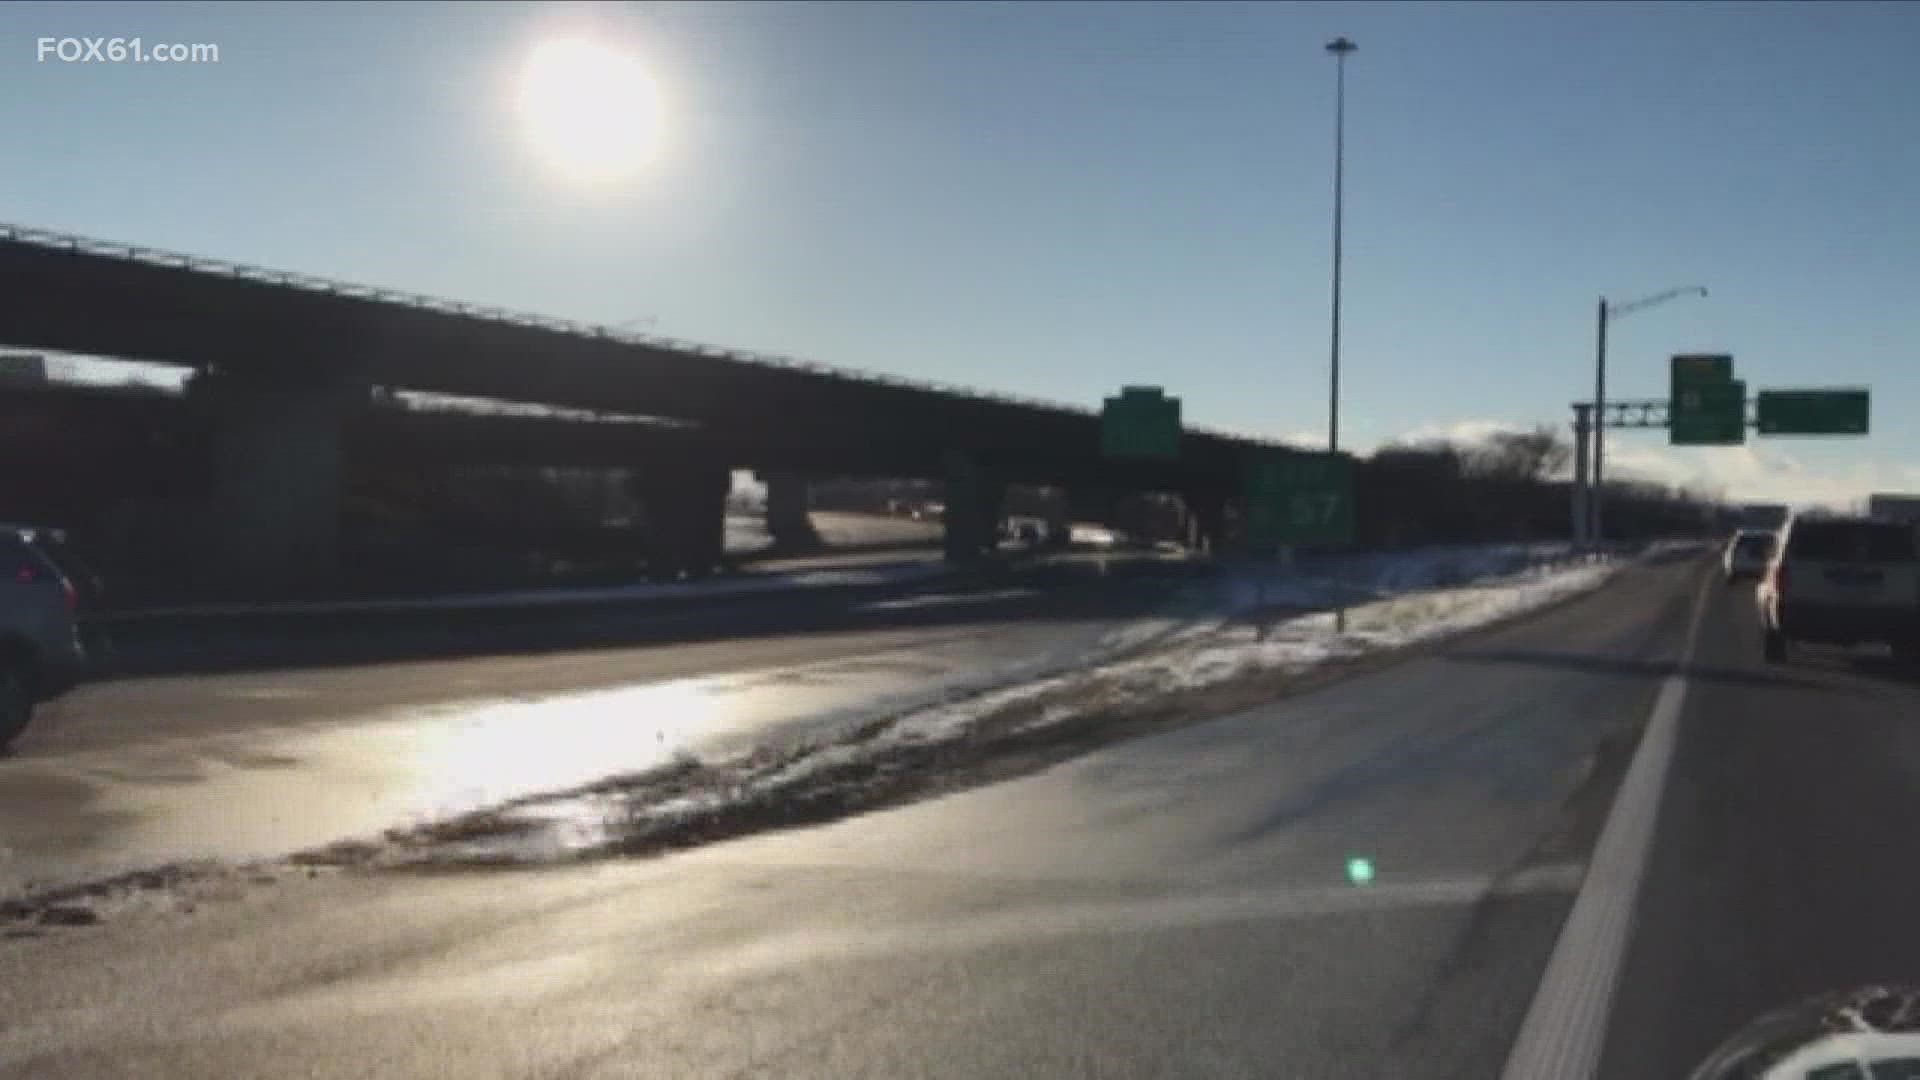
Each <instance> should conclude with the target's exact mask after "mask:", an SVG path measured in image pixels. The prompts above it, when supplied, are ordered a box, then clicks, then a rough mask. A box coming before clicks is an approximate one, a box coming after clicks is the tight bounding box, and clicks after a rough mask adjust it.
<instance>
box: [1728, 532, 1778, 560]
mask: <svg viewBox="0 0 1920 1080" xmlns="http://www.w3.org/2000/svg"><path fill="white" fill-rule="evenodd" d="M1734 550H1735V551H1736V552H1738V553H1739V554H1740V556H1741V557H1743V558H1752V559H1764V558H1766V557H1767V556H1768V555H1770V554H1772V553H1773V537H1771V536H1743V537H1741V538H1740V539H1739V540H1738V541H1737V542H1736V543H1735V545H1734Z"/></svg>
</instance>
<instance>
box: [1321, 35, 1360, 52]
mask: <svg viewBox="0 0 1920 1080" xmlns="http://www.w3.org/2000/svg"><path fill="white" fill-rule="evenodd" d="M1359 47H1360V46H1358V45H1355V44H1354V43H1353V42H1351V41H1349V40H1347V39H1346V38H1343V37H1337V38H1334V39H1333V40H1332V41H1329V42H1327V51H1328V52H1330V53H1332V54H1333V55H1335V56H1345V55H1346V54H1348V53H1350V52H1352V51H1354V50H1355V49H1358V48H1359Z"/></svg>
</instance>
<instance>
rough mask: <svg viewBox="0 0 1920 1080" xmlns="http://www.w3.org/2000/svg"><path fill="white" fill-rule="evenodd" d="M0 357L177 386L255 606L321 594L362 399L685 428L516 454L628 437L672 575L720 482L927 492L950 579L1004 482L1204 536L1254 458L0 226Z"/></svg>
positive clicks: (1196, 442)
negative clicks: (449, 400) (850, 483)
mask: <svg viewBox="0 0 1920 1080" xmlns="http://www.w3.org/2000/svg"><path fill="white" fill-rule="evenodd" d="M0 343H4V344H6V345H10V346H19V347H25V348H38V349H48V350H56V351H61V352H69V353H80V354H92V355H102V356H111V357H118V358H126V359H134V360H142V361H148V362H158V363H165V364H174V365H181V366H187V367H191V368H194V369H196V370H197V371H198V372H199V373H200V374H199V376H198V377H197V379H196V383H195V392H194V394H193V395H191V396H192V398H193V404H194V407H195V408H196V409H199V410H201V413H202V415H204V416H205V417H206V418H207V419H208V421H209V423H210V425H211V429H212V431H213V442H214V447H215V455H214V467H213V471H214V473H215V476H216V486H217V488H218V490H219V492H220V495H219V498H218V499H217V500H216V501H217V502H218V503H219V505H220V511H219V512H220V517H221V519H222V520H223V521H224V522H226V523H227V524H228V525H229V526H230V527H231V529H230V532H231V535H232V537H233V539H232V541H231V543H230V549H229V550H225V551H223V552H219V553H217V557H219V558H221V559H222V560H223V562H224V563H226V564H230V565H231V566H232V567H233V569H234V572H235V574H236V575H237V576H239V577H241V578H245V579H247V580H248V581H249V582H251V583H253V584H256V585H259V586H266V587H270V586H273V585H276V584H279V583H284V582H289V581H293V580H299V579H311V578H313V577H315V576H316V575H318V576H324V575H325V574H326V572H327V561H328V559H329V554H328V553H329V551H330V550H331V548H332V541H331V539H330V537H331V535H332V529H333V527H334V526H333V525H331V524H330V522H332V521H333V520H334V519H335V518H336V517H337V514H336V511H337V490H338V476H339V462H340V460H341V455H342V453H343V439H344V438H345V433H346V432H347V431H348V430H350V429H352V428H353V427H354V425H355V424H356V423H357V421H356V419H355V418H356V417H357V416H358V415H359V414H361V413H363V412H365V411H366V408H365V407H366V404H367V401H368V388H369V387H373V386H381V387H391V388H402V389H408V390H419V391H429V392H437V393H445V394H457V395H469V396H480V397H490V398H496V399H503V400H509V401H517V402H528V403H538V404H546V405H553V406H559V407H565V408H571V409H584V410H593V411H597V412H612V413H623V414H634V415H642V416H649V417H657V418H664V419H668V420H673V421H677V422H681V423H682V424H683V425H685V426H686V427H688V428H689V429H690V430H687V431H679V432H674V433H671V434H667V433H664V432H662V431H658V430H656V431H650V432H647V433H645V434H644V435H635V434H633V433H632V432H628V433H623V434H621V435H618V436H614V435H607V434H604V433H599V432H596V433H594V434H586V433H584V432H581V431H574V430H572V429H575V428H579V427H581V425H578V424H576V423H570V422H564V421H551V422H547V423H546V426H545V428H544V429H543V434H542V435H541V436H540V438H538V439H537V440H535V441H534V444H537V445H540V446H544V447H550V448H553V450H554V451H555V452H556V453H557V454H558V453H560V448H561V447H562V446H567V447H570V448H571V452H574V453H585V452H586V451H585V450H584V447H586V446H588V445H591V446H593V447H595V448H597V450H598V451H600V452H604V453H607V454H609V456H617V455H620V454H625V453H627V452H628V451H627V450H626V449H625V448H624V447H625V445H627V440H628V439H629V437H630V436H631V441H630V445H631V451H630V452H631V453H632V454H633V457H632V458H629V459H627V463H628V464H630V465H632V466H633V467H634V468H636V469H637V470H638V472H639V473H640V474H641V475H642V476H643V477H646V478H647V483H648V484H649V485H650V488H649V495H648V497H647V498H648V500H649V501H650V502H651V503H653V504H654V505H655V506H657V508H658V509H659V511H660V512H659V513H658V515H657V517H658V519H659V520H660V521H663V522H672V523H675V524H674V525H673V527H672V528H671V529H669V530H668V531H670V532H673V533H674V535H673V536H671V537H665V538H664V540H663V542H664V543H665V545H666V549H667V551H668V554H669V555H670V557H671V558H673V559H684V560H687V561H689V562H690V564H698V563H700V562H701V561H702V559H704V558H705V556H706V555H708V554H711V555H714V556H717V555H718V549H717V547H715V546H714V545H715V544H717V537H718V520H719V514H720V500H721V499H722V498H723V497H724V492H725V484H726V477H727V475H728V473H729V471H730V470H732V469H735V468H752V469H756V470H760V471H765V472H769V473H779V474H784V475H788V476H805V475H808V474H813V475H826V474H835V475H875V476H898V477H928V478H940V479H944V480H946V481H947V482H948V484H949V485H950V494H949V498H948V502H949V506H950V508H951V509H950V512H951V515H952V516H951V520H952V525H951V528H950V530H949V531H950V534H951V535H950V542H949V551H950V554H952V555H953V556H954V557H955V558H967V557H971V556H973V555H975V554H977V553H978V552H979V551H980V550H981V549H982V547H983V545H984V543H985V539H986V528H987V525H988V524H989V523H990V521H991V520H992V519H993V518H994V517H995V516H996V515H995V513H994V507H995V506H996V504H997V501H998V495H997V492H999V491H1000V490H1002V489H1003V487H1004V485H1005V484H1007V483H1047V484H1059V485H1066V486H1075V485H1098V486H1101V487H1110V488H1114V489H1120V490H1128V489H1131V490H1160V491H1172V492H1178V493H1181V494H1183V495H1185V496H1187V497H1188V499H1189V500H1190V502H1192V503H1193V504H1194V505H1195V506H1196V507H1199V508H1201V513H1200V516H1201V517H1202V518H1203V519H1205V520H1206V521H1207V522H1208V523H1209V524H1208V525H1207V526H1206V529H1207V531H1209V532H1211V533H1214V534H1217V533H1218V531H1219V530H1218V522H1219V520H1220V514H1221V511H1220V507H1221V506H1222V505H1224V503H1225V502H1226V501H1227V500H1230V499H1231V498H1232V497H1233V495H1234V493H1235V492H1237V490H1238V489H1239V486H1240V478H1241V471H1242V468H1243V463H1244V460H1245V456H1246V454H1247V452H1248V451H1249V449H1251V448H1252V447H1254V446H1256V445H1259V444H1258V443H1256V442H1254V441H1252V440H1246V439H1241V438H1236V437H1233V436H1229V435H1225V434H1221V433H1217V432H1208V431H1202V430H1189V431H1188V433H1187V434H1186V436H1185V438H1184V439H1183V443H1182V452H1181V458H1180V460H1179V461H1177V462H1171V463H1122V462H1113V461H1107V460H1103V459H1102V458H1101V456H1100V453H1099V421H1098V417H1097V415H1096V414H1095V412H1094V411H1093V410H1091V409H1083V408H1076V407H1072V406H1066V405H1059V404H1053V403H1048V402H1041V401H1034V400H1027V399H1021V398H1015V397H1009V396H1003V395H995V394H990V393H983V392H978V391H970V390H966V389H962V388H958V387H952V386H944V385H937V384H930V383H916V382H910V381H907V380H903V379H898V378H894V377H890V376H880V375H870V374H863V373H858V372H852V371H846V370H839V369H834V368H829V367H825V366H822V365H817V364H810V363H805V362H800V361H794V360H790V359H786V358H780V357H770V356H763V355H758V354H750V353H743V352H739V351H731V350H725V349H719V348H714V347H711V346H704V345H697V344H692V343H687V342H678V341H672V340H668V339H663V338H657V337H651V336H646V335H636V334H630V333H623V332H617V331H614V330H610V329H607V328H604V327H596V326H588V325H583V324H578V323H571V322H566V321H563V320H558V319H551V318H546V317H542V316H536V315H526V314H520V313H515V312H509V311H503V310H499V309H492V308H483V307H477V306H474V305H468V304H462V303H458V302H455V301H448V300H441V299H436V298H432V297H425V296H417V295H412V294H405V293H398V292H392V291H387V290H381V289H374V288H370V287H366V286H358V285H351V284H346V283H340V282H333V281H327V280H324V279H319V278H313V277H308V276H304V275H298V274H289V273H282V272H277V271H269V270H262V269H258V268H253V267H247V266H241V265H237V264H233V263H227V262H222V261H218V260H211V259H202V258H197V257H193V256H187V255H180V254H174V253H169V252H158V251H153V250H150V249H143V248H136V247H129V246H126V245H118V244H110V243H106V242H102V241H95V240H88V239H85V238H80V237H73V236H66V235H61V234H55V233H49V232H45V231H41V230H34V229H28V228H22V227H15V226H0ZM530 423H538V422H530ZM592 426H594V427H597V426H598V425H592ZM363 427H365V425H363ZM485 427H486V425H481V424H474V423H466V422H464V421H462V420H454V419H451V418H446V417H440V418H434V419H425V418H411V419H409V420H408V421H406V422H404V423H396V424H390V425H385V426H384V427H383V426H381V425H379V424H375V425H373V426H372V427H371V428H366V430H367V431H368V432H370V433H371V432H374V431H375V429H377V432H378V434H377V438H379V439H384V440H386V441H388V442H389V443H391V444H392V445H393V446H394V447H395V449H396V452H401V451H403V450H407V451H410V452H417V453H425V452H428V451H429V449H430V448H432V447H436V446H442V447H450V446H455V445H457V444H458V443H459V442H460V440H462V439H466V440H469V441H474V440H477V441H479V442H485V441H486V440H487V439H490V438H498V437H500V436H499V435H498V434H497V433H498V432H499V431H500V430H502V429H501V428H498V427H496V428H494V429H493V431H492V432H489V431H487V430H483V428H485ZM372 437H373V436H372V435H369V438H372ZM655 438H657V439H658V440H659V441H658V442H657V443H652V442H649V440H652V439H655ZM616 446H620V447H621V448H620V449H618V450H616V449H615V447H616ZM561 456H563V457H564V456H565V455H564V454H561ZM546 463H560V462H546Z"/></svg>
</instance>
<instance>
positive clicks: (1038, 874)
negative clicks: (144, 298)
mask: <svg viewBox="0 0 1920 1080" xmlns="http://www.w3.org/2000/svg"><path fill="white" fill-rule="evenodd" d="M1704 569H1705V568H1704V567H1703V566H1702V565H1701V564H1700V563H1699V562H1698V561H1693V562H1690V563H1685V564H1673V563H1669V564H1663V565H1651V566H1642V567H1636V568H1633V569H1629V570H1627V571H1625V572H1623V573H1622V574H1621V575H1620V576H1619V577H1618V578H1616V579H1615V581H1614V582H1613V583H1612V584H1610V585H1609V586H1608V587H1606V588H1605V589H1603V590H1601V591H1600V592H1598V593H1596V594H1594V595H1592V596H1589V597H1587V598H1584V599H1580V600H1577V601H1574V602H1572V603H1570V604H1567V605H1565V606H1563V607H1560V608H1556V609H1553V610H1550V611H1548V612H1546V613H1543V614H1541V615H1539V616H1537V617H1535V618H1532V619H1529V620H1525V621H1523V622H1520V623H1516V624H1514V625H1511V626H1508V627H1505V628H1502V629H1498V630H1494V631H1491V632H1489V633H1485V634H1478V635H1473V636H1471V637H1468V638H1465V639H1462V640H1461V641H1459V642H1457V643H1455V644H1454V645H1451V646H1448V647H1444V648H1442V649H1440V650H1437V651H1435V652H1433V653H1431V654H1427V655H1417V656H1415V657H1413V658H1410V659H1408V660H1407V661H1405V662H1403V663H1400V664H1398V665H1394V666H1391V667H1388V668H1385V669H1383V670H1379V671H1375V672H1372V673H1369V674H1364V675H1358V676H1356V677H1354V678H1351V679H1348V680H1346V681H1342V682H1338V683H1335V684H1333V685H1330V686H1325V687H1322V688H1320V689H1317V690H1313V691H1310V692H1306V693H1303V694H1300V695H1298V696H1294V697H1291V698H1286V699H1283V700H1280V701H1278V702H1275V703H1274V704H1272V705H1270V706H1266V707H1262V708H1259V709H1256V710H1253V711H1250V712H1247V713H1243V714H1239V715H1236V716H1232V717H1228V718H1224V719H1222V720H1219V721H1215V722H1213V723H1209V724H1203V725H1200V726H1196V727H1191V728H1187V729H1184V730H1181V731H1177V732H1172V733H1169V734H1167V735H1164V736H1160V737H1156V738H1151V739H1143V740H1140V741H1136V742H1132V743H1126V744H1121V745H1117V746H1114V747H1111V748H1108V749H1105V750H1102V751H1099V752H1097V753H1094V754H1091V755H1088V756H1086V757H1084V758H1080V759H1078V760H1075V761H1073V762H1070V763H1067V764H1064V765H1061V766H1058V767H1055V768H1053V769H1050V770H1048V771H1046V772H1043V773H1039V774H1036V775H1033V776H1030V777H1027V778H1025V779H1020V780H1015V781H1010V782H1007V783H1003V784H999V785H995V786H991V787H986V788H980V789H976V790H973V791H969V792H964V793H960V794H955V795H951V796H947V797H944V798H939V799H935V800H932V801H928V802H923V803H919V804H916V805H913V806H909V807H905V808H902V809H897V810H892V811H887V812H883V813H876V814H871V815H867V816H864V817H858V818H854V819H850V820H847V821H843V822H841V823H838V824H835V825H830V826H825V827H820V828H813V829H805V830H794V831H787V832H777V833H771V834H766V835H763V836H760V837H756V838H753V839H749V840H742V841H736V842H731V843H726V844H719V845H714V846H711V847H708V848H704V849H700V850H697V851H691V852H686V853H682V854H678V855H673V856H668V857H664V858H658V859H650V860H644V861H637V862H607V863H598V864H593V865H586V866H578V867H568V868H550V869H544V870H538V871H534V870H517V871H513V870H508V871H488V872H473V871H467V872H462V873H456V874H424V875H423V874H401V875H392V874H388V875H351V874H350V875H343V876H339V877H331V878H329V877H323V878H321V879H319V880H314V881H307V880H295V881H283V882H280V883H276V884H268V883H257V884H256V883H240V884H236V885H235V887H234V889H233V895H232V897H231V898H230V899H228V900H227V901H225V902H223V903H217V904H210V905H204V906H202V907H200V908H199V909H198V910H196V911H195V912H193V913H190V914H183V913H180V912H178V911H166V912H154V913H151V914H146V915H142V914H138V913H136V914H133V915H129V916H128V917H126V918H122V919H115V920H112V921H109V922H108V923H107V924H105V925H102V926H99V927H89V928H81V929H78V930H75V931H73V932H71V933H67V932H61V931H52V932H48V933H47V934H46V936H44V937H37V938H30V939H27V940H22V941H17V942H13V943H10V944H6V945H5V946H4V947H6V948H7V950H8V951H7V955H6V957H5V962H6V963H7V965H8V968H9V973H10V977H9V978H8V979H6V980H5V981H4V982H0V1015H3V1016H5V1017H6V1018H7V1023H5V1024H0V1073H5V1074H6V1075H10V1076H11V1075H17V1076H36V1077H45V1076H110V1075H120V1074H122V1073H123V1072H124V1069H125V1066H126V1065H127V1063H129V1062H137V1063H139V1065H140V1066H141V1067H143V1068H144V1069H145V1070H146V1071H147V1072H148V1073H150V1074H152V1075H163V1076H193V1075H223V1076H268V1075H272V1076H284V1075H289V1074H301V1075H327V1076H373V1075H380V1076H440V1075H461V1076H568V1077H599V1076H606V1077H631V1076H662V1077H674V1076H698V1077H708V1076H780V1077H823V1078H827V1077H832V1078H840V1077H904V1076H932V1077H939V1076H954V1077H978V1076H1012V1075H1063V1076H1103V1077H1110V1076H1111V1077H1119V1076H1143V1077H1145V1076H1156V1077H1157V1076H1168V1075H1183V1076H1184V1075H1199V1076H1250V1077H1254V1076H1257V1077H1271V1076H1289V1077H1341V1078H1346V1077H1352V1076H1358V1075H1368V1076H1378V1075H1393V1076H1420V1077H1461V1078H1467V1077H1472V1078H1483V1077H1488V1076H1494V1075H1498V1073H1499V1070H1500V1067H1501V1065H1502V1062H1503V1061H1504V1059H1505V1056H1506V1053H1507V1050H1508V1048H1509V1046H1510V1045H1511V1043H1512V1040H1513V1037H1514V1033H1515V1030H1516V1028H1517V1027H1518V1025H1519V1023H1520V1020H1521V1017H1522V1015H1523V1014H1524V1012H1525V1011H1526V1009H1527V1006H1528V1003H1529V1001H1530V999H1531V997H1532V995H1533V991H1534V987H1535V985H1536V983H1537V981H1538V979H1539V977H1540V973H1541V969H1542V967H1543V965H1544V964H1545V962H1546V957H1547V955H1548V953H1549V951H1550V950H1551V949H1552V948H1553V946H1554V942H1555V938H1556V935H1557V934H1558V932H1559V929H1560V926H1561V923H1562V921H1563V919H1564V917H1565V914H1566V911H1567V909H1568V907H1569V905H1570V903H1571V899H1572V895H1573V893H1574V891H1575V889H1576V888H1577V886H1578V885H1579V881H1580V876H1581V873H1582V869H1583V864H1584V859H1585V857H1586V853H1587V850H1588V848H1589V846H1590V845H1591V840H1592V835H1593V833H1594V832H1595V831H1596V830H1597V828H1598V824H1599V819H1600V818H1601V817H1602V816H1604V814H1605V811H1606V806H1607V802H1608V798H1609V790H1610V785H1611V784H1612V782H1613V779H1614V778H1615V776H1616V775H1617V772H1618V768H1619V766H1620V764H1621V763H1622V760H1623V759H1624V757H1625V752H1626V750H1627V749H1629V748H1630V746H1631V740H1632V737H1633V735H1634V733H1635V731H1636V730H1637V728H1638V726H1639V725H1640V724H1641V723H1642V722H1643V721H1644V719H1645V717H1646V715H1647V713H1648V711H1649V709H1650V708H1651V706H1652V703H1653V699H1654V696H1655V693H1656V688H1657V687H1658V685H1659V683H1660V679H1661V676H1662V675H1663V674H1664V673H1665V672H1666V671H1668V670H1670V669H1671V668H1672V667H1673V666H1674V665H1675V664H1676V663H1677V662H1679V660H1680V658H1681V655H1682V650H1683V648H1684V642H1683V638H1684V636H1685V629H1686V625H1687V622H1688V616H1689V614H1690V609H1691V607H1692V604H1693V600H1694V598H1695V596H1696V595H1697V594H1698V586H1699V584H1700V582H1701V575H1702V573H1703V571H1704ZM1355 860H1364V863H1356V862H1355ZM1360 865H1364V866H1366V867H1369V868H1371V870H1372V877H1371V880H1370V881H1365V882H1364V883H1355V881H1356V879H1355V878H1354V876H1353V874H1354V871H1353V868H1354V867H1355V866H1360Z"/></svg>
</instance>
